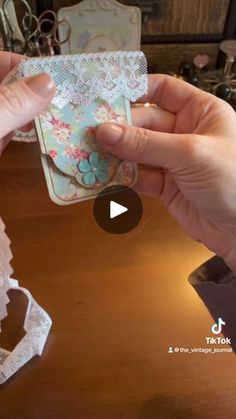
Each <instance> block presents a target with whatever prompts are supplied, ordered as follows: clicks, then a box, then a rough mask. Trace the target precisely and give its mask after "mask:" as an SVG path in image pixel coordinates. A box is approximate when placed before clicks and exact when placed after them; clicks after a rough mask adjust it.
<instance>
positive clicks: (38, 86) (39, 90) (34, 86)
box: [25, 73, 55, 97]
mask: <svg viewBox="0 0 236 419" xmlns="http://www.w3.org/2000/svg"><path fill="white" fill-rule="evenodd" d="M25 83H26V84H27V86H28V87H29V88H30V89H31V90H32V92H33V93H34V94H35V95H37V96H41V97H48V96H49V95H50V94H52V92H53V91H54V88H55V85H54V82H53V80H52V78H51V77H50V76H49V74H47V73H43V74H39V75H37V76H34V77H30V78H28V79H26V80H25Z"/></svg>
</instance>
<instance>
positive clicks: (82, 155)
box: [62, 145, 89, 161]
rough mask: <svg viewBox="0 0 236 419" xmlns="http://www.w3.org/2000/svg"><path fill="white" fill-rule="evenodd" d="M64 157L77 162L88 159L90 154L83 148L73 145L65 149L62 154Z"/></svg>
mask: <svg viewBox="0 0 236 419" xmlns="http://www.w3.org/2000/svg"><path fill="white" fill-rule="evenodd" d="M62 155H63V156H65V157H67V158H68V159H75V160H78V161H80V160H84V159H87V158H88V156H89V153H88V152H87V151H86V150H84V149H83V148H79V147H77V146H76V147H75V146H73V145H69V146H67V147H66V148H65V150H64V151H63V152H62Z"/></svg>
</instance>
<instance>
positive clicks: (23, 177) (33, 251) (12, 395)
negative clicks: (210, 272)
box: [0, 143, 236, 419]
mask: <svg viewBox="0 0 236 419" xmlns="http://www.w3.org/2000/svg"><path fill="white" fill-rule="evenodd" d="M0 194H1V200H0V214H1V217H2V218H3V220H4V222H5V223H6V225H7V233H8V235H9V236H10V238H11V240H12V250H13V253H14V259H13V262H12V264H13V267H14V271H15V272H14V277H15V278H18V279H19V280H20V281H21V284H22V285H24V286H25V287H27V288H29V289H30V290H31V292H32V294H33V296H34V297H35V298H36V300H37V301H38V302H39V303H40V304H41V305H42V306H43V307H44V308H45V309H46V310H47V311H48V313H49V314H50V315H51V316H52V319H53V328H52V331H51V333H50V336H49V340H48V342H47V345H46V349H45V352H44V354H43V356H42V358H35V359H33V360H32V361H31V362H30V363H29V364H28V365H27V366H26V367H24V368H23V369H22V370H21V371H20V372H18V373H17V374H16V376H15V377H14V378H12V379H11V380H10V381H9V382H8V383H6V384H5V385H3V386H1V387H0V409H1V411H0V417H1V419H185V418H186V419H187V418H188V419H223V418H227V419H234V418H235V411H236V398H235V386H236V370H235V367H234V362H235V358H234V355H233V354H216V355H209V354H208V355H205V354H197V353H196V354H191V355H190V354H180V353H179V354H177V353H176V354H168V347H169V346H172V347H195V346H201V347H205V346H206V344H205V337H206V336H208V335H209V333H210V327H211V325H212V319H211V317H210V315H209V314H208V312H207V310H206V308H205V307H204V306H203V304H202V302H201V301H200V299H199V298H198V296H197V295H196V294H195V292H194V290H193V289H192V287H191V286H190V285H189V283H188V281H187V276H188V274H189V273H190V272H191V271H192V270H193V269H194V268H196V267H197V266H198V265H199V264H201V263H202V262H204V261H205V260H206V259H208V258H209V257H210V256H211V254H210V252H208V251H207V250H206V249H205V248H204V247H203V246H201V245H200V244H197V243H195V242H194V241H192V240H191V239H189V238H188V237H187V236H186V234H184V233H183V232H182V231H181V230H180V228H179V227H178V226H177V224H176V223H175V221H174V220H173V219H172V218H171V217H170V216H169V215H168V213H167V212H166V210H165V209H164V208H163V206H162V205H161V203H160V202H159V201H158V200H156V199H153V198H148V197H143V204H144V216H143V220H142V222H141V223H140V225H139V227H138V228H137V229H136V230H134V231H133V232H131V233H129V234H127V235H124V236H113V235H109V234H107V233H105V232H103V231H102V230H101V229H100V228H99V227H98V226H97V225H96V223H95V220H94V218H93V214H92V207H93V202H92V201H89V202H87V203H83V204H79V205H74V206H70V207H59V206H56V205H55V204H53V203H52V202H51V201H50V200H49V197H48V194H47V189H46V186H45V181H44V177H43V172H42V168H41V163H40V157H39V150H38V146H37V144H33V145H29V144H22V143H14V144H13V143H12V144H11V145H10V146H9V147H8V149H7V150H6V151H5V153H4V155H3V156H2V157H1V159H0ZM8 309H9V313H10V315H9V318H8V319H6V320H5V321H3V334H2V335H1V341H0V343H1V345H5V347H6V348H8V349H12V347H13V346H14V344H15V343H16V342H17V341H18V340H19V339H20V337H21V336H22V322H23V316H24V310H25V300H24V299H23V300H22V298H21V297H20V296H19V295H17V294H11V303H10V304H9V306H8Z"/></svg>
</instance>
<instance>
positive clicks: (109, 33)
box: [58, 0, 142, 54]
mask: <svg viewBox="0 0 236 419" xmlns="http://www.w3.org/2000/svg"><path fill="white" fill-rule="evenodd" d="M58 18H59V20H62V19H66V20H67V21H68V22H69V23H70V25H71V28H72V31H71V37H70V40H69V41H68V42H67V43H65V44H63V45H61V53H62V54H78V53H84V52H85V53H88V52H105V51H117V50H123V51H139V50H140V47H141V26H142V17H141V11H140V9H139V8H137V7H130V6H125V5H123V4H120V3H119V2H118V1H116V0H84V1H82V2H81V3H79V4H77V5H75V6H72V7H64V8H61V9H60V10H58ZM66 30H67V28H66V25H65V26H64V25H63V24H62V25H60V27H59V38H60V39H63V38H64V39H65V34H66Z"/></svg>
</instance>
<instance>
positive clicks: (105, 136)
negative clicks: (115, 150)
mask: <svg viewBox="0 0 236 419" xmlns="http://www.w3.org/2000/svg"><path fill="white" fill-rule="evenodd" d="M123 133H124V129H123V127H122V126H121V125H118V124H114V123H111V122H105V123H104V124H102V125H100V126H99V127H98V128H97V130H96V138H97V140H98V142H99V143H101V145H103V146H108V147H112V146H116V145H118V144H119V142H120V141H121V139H122V136H123Z"/></svg>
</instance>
